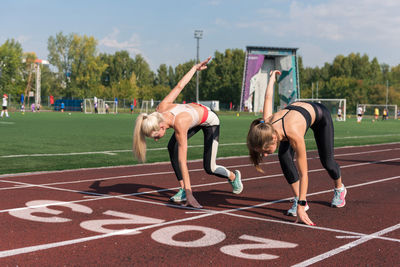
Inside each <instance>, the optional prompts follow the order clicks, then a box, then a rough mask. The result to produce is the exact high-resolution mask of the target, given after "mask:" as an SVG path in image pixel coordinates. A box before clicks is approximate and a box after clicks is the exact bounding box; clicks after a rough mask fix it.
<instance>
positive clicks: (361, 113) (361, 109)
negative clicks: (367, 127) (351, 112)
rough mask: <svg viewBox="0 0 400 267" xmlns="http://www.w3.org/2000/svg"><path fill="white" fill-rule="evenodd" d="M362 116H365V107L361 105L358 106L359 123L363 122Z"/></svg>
mask: <svg viewBox="0 0 400 267" xmlns="http://www.w3.org/2000/svg"><path fill="white" fill-rule="evenodd" d="M362 117H363V108H362V107H361V106H359V107H358V108H357V122H358V123H361V121H362Z"/></svg>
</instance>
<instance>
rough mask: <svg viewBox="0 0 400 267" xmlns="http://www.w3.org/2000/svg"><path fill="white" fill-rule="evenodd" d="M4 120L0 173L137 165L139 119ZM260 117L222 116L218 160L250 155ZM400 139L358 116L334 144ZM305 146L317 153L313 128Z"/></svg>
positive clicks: (342, 126)
mask: <svg viewBox="0 0 400 267" xmlns="http://www.w3.org/2000/svg"><path fill="white" fill-rule="evenodd" d="M10 115H11V117H10V118H3V119H0V135H1V141H0V146H1V148H0V174H11V173H21V172H31V171H49V170H65V169H76V168H88V167H103V166H118V165H132V164H137V161H136V160H135V159H134V158H133V156H132V152H131V149H132V132H133V128H134V122H135V118H136V115H131V114H118V115H113V114H107V115H96V114H82V113H72V114H71V115H69V114H68V113H60V112H58V113H56V112H41V113H30V112H29V113H25V115H22V114H21V113H11V114H10ZM255 118H256V117H254V116H252V115H249V114H240V116H236V113H224V114H220V119H221V125H222V126H221V136H220V147H219V151H218V157H228V156H242V155H247V148H246V144H245V142H246V135H247V131H248V127H249V125H250V123H251V121H252V120H253V119H255ZM171 134H172V130H169V132H168V134H167V136H166V137H164V138H163V139H161V140H160V141H158V142H155V141H153V140H150V139H149V140H148V142H147V145H148V153H147V159H148V161H147V162H160V161H168V160H169V157H168V151H167V149H166V147H167V143H168V140H169V137H170V135H171ZM399 141H400V120H397V121H394V120H388V121H380V120H379V121H376V122H372V119H370V118H365V119H364V120H363V122H362V123H361V124H359V123H357V122H356V120H355V118H350V119H348V120H347V121H346V122H335V146H336V147H339V146H352V145H355V146H357V145H365V144H377V143H391V142H399ZM306 142H307V148H308V149H311V150H313V149H316V146H315V141H314V139H313V136H312V131H311V130H310V131H309V132H308V133H307V136H306ZM202 144H203V135H202V133H201V132H199V133H198V134H197V135H196V136H194V137H193V138H192V139H191V140H190V142H189V146H193V147H190V148H189V150H188V151H189V152H188V158H189V159H199V158H202V153H203V150H202Z"/></svg>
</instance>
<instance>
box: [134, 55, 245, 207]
mask: <svg viewBox="0 0 400 267" xmlns="http://www.w3.org/2000/svg"><path fill="white" fill-rule="evenodd" d="M210 59H211V57H209V58H207V59H206V60H204V61H203V62H201V63H199V64H196V65H194V66H193V67H192V68H191V69H190V71H189V72H188V73H186V74H185V76H183V78H182V79H181V80H180V81H179V82H178V84H177V85H176V86H175V88H174V89H172V91H171V92H170V93H169V94H168V95H167V96H166V97H165V98H164V100H163V101H161V103H160V104H159V105H158V107H157V109H156V112H153V113H151V114H150V115H147V114H145V113H142V114H140V115H139V116H138V117H137V119H136V125H135V131H134V136H133V150H134V153H135V155H136V157H137V158H138V160H140V161H142V162H144V161H145V159H146V140H145V137H150V138H153V139H154V140H156V141H157V140H158V139H160V138H161V137H163V136H164V135H165V132H166V130H167V129H169V128H173V129H174V131H175V132H174V134H173V135H172V137H171V139H170V141H169V143H168V151H169V156H170V160H171V164H172V167H173V169H174V171H175V174H176V177H177V179H178V181H179V184H180V186H181V188H180V190H179V191H178V193H176V194H175V195H174V196H173V197H171V198H170V200H171V201H173V202H182V201H186V205H190V206H192V207H195V208H202V206H201V205H200V204H199V202H197V200H196V199H195V198H194V196H193V193H192V188H191V184H190V177H189V170H188V167H187V149H188V147H187V144H188V139H189V138H190V137H192V136H193V135H194V134H195V133H197V132H198V131H200V130H202V131H203V133H204V155H203V165H204V169H205V171H206V172H207V173H208V174H213V175H216V176H218V177H223V178H227V179H228V182H229V183H230V184H231V186H232V188H233V193H234V194H240V193H241V192H242V190H243V184H242V182H241V175H240V172H239V171H238V170H236V171H235V173H233V172H231V171H229V170H228V169H226V168H225V167H223V166H220V165H217V164H216V157H217V150H218V140H219V124H220V122H219V118H218V116H217V114H215V113H214V112H213V111H212V110H210V109H209V108H208V107H205V106H203V105H200V104H197V103H191V104H174V101H175V99H176V98H177V97H178V95H179V94H180V92H181V91H182V90H183V88H184V87H185V86H186V84H187V83H188V82H189V81H190V80H191V78H192V77H193V75H194V74H195V73H196V71H201V70H204V69H206V68H207V63H208V62H209V61H210Z"/></svg>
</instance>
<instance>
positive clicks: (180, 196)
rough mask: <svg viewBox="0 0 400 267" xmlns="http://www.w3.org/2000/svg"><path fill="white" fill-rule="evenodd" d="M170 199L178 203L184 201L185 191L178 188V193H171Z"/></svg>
mask: <svg viewBox="0 0 400 267" xmlns="http://www.w3.org/2000/svg"><path fill="white" fill-rule="evenodd" d="M169 200H170V201H172V202H175V203H180V202H182V201H186V191H185V189H183V188H180V189H179V191H178V193H176V194H175V195H173V196H172V197H171V198H170V199H169Z"/></svg>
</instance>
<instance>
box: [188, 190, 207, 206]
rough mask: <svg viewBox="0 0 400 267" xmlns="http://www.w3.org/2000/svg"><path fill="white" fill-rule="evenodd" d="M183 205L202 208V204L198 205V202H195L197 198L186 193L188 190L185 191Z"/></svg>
mask: <svg viewBox="0 0 400 267" xmlns="http://www.w3.org/2000/svg"><path fill="white" fill-rule="evenodd" d="M184 206H185V207H193V208H196V209H202V208H203V206H202V205H200V203H199V202H197V200H196V199H195V198H194V196H193V194H191V193H190V194H188V192H186V203H185V205H184Z"/></svg>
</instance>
